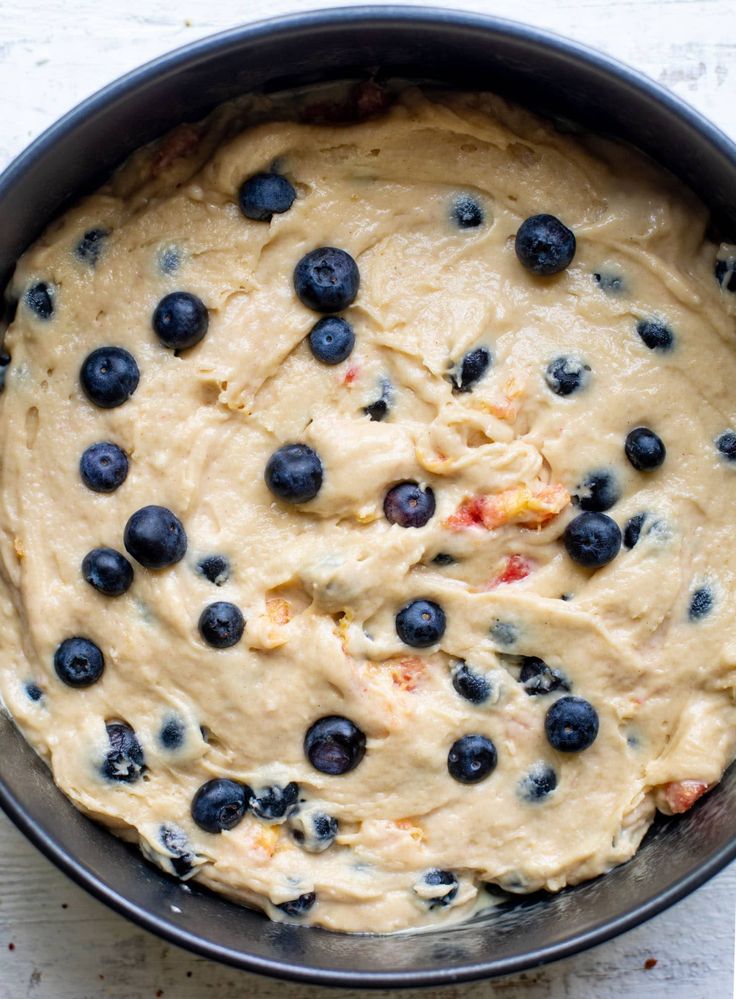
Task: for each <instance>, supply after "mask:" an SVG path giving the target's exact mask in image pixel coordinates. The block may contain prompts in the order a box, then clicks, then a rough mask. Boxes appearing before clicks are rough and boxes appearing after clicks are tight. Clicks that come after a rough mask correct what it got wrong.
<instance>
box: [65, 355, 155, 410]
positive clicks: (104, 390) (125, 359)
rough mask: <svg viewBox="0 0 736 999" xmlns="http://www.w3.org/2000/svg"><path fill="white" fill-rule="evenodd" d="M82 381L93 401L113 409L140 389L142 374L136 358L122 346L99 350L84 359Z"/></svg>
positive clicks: (88, 396) (86, 393)
mask: <svg viewBox="0 0 736 999" xmlns="http://www.w3.org/2000/svg"><path fill="white" fill-rule="evenodd" d="M79 380H80V382H81V383H82V388H83V389H84V392H85V395H86V396H87V398H88V399H89V401H90V402H93V403H94V404H95V406H100V407H101V408H102V409H114V408H115V407H116V406H122V404H123V403H124V402H127V400H128V399H130V397H131V396H132V395H133V393H134V392H135V390H136V389H137V388H138V382H139V380H140V371H139V370H138V365H137V364H136V361H135V358H134V357H133V355H132V354H129V353H128V351H127V350H124V349H123V348H122V347H98V348H97V350H93V351H92V353H91V354H89V355H88V356H87V358H86V359H85V361H84V364H83V365H82V368H81V371H80V373H79Z"/></svg>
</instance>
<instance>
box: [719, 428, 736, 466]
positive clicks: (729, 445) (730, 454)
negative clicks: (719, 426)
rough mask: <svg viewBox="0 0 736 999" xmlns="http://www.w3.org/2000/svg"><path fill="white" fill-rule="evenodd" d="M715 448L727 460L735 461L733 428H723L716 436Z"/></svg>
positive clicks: (735, 450)
mask: <svg viewBox="0 0 736 999" xmlns="http://www.w3.org/2000/svg"><path fill="white" fill-rule="evenodd" d="M716 448H717V449H718V451H720V453H721V454H722V455H723V457H724V458H727V459H728V460H729V461H736V433H734V431H733V430H724V431H723V433H722V434H719V435H718V437H716Z"/></svg>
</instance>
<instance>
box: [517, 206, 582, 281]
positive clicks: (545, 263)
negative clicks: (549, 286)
mask: <svg viewBox="0 0 736 999" xmlns="http://www.w3.org/2000/svg"><path fill="white" fill-rule="evenodd" d="M575 245H576V244H575V236H574V234H573V233H572V231H571V230H570V229H568V228H567V226H566V225H563V224H562V222H560V220H559V219H558V218H555V216H554V215H532V216H531V218H528V219H527V220H526V221H525V222H522V224H521V225H520V226H519V231H518V232H517V234H516V240H515V243H514V249H515V250H516V256H517V257H518V258H519V260H520V262H521V263H522V264H523V265H524V267H526V269H527V270H529V271H531V272H532V273H533V274H540V275H542V276H547V275H549V274H558V273H559V272H560V271H564V270H565V268H566V267H568V266H569V265H570V263H571V262H572V258H573V257H574V256H575Z"/></svg>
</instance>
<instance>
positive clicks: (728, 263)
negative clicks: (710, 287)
mask: <svg viewBox="0 0 736 999" xmlns="http://www.w3.org/2000/svg"><path fill="white" fill-rule="evenodd" d="M715 275H716V281H717V282H718V284H719V285H720V286H721V288H724V289H725V290H726V291H730V292H736V257H729V259H728V260H716V266H715Z"/></svg>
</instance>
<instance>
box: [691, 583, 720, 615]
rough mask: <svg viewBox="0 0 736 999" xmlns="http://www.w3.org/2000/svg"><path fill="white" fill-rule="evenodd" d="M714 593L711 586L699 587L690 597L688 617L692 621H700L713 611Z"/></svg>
mask: <svg viewBox="0 0 736 999" xmlns="http://www.w3.org/2000/svg"><path fill="white" fill-rule="evenodd" d="M713 603H714V601H713V591H712V590H711V588H710V587H709V586H699V587H698V588H697V590H694V591H693V593H692V594H691V596H690V607H689V608H688V617H689V618H690V620H691V621H699V620H700V619H701V618H703V617H706V616H707V615H708V614H710V612H711V611H712V610H713Z"/></svg>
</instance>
